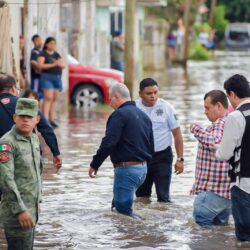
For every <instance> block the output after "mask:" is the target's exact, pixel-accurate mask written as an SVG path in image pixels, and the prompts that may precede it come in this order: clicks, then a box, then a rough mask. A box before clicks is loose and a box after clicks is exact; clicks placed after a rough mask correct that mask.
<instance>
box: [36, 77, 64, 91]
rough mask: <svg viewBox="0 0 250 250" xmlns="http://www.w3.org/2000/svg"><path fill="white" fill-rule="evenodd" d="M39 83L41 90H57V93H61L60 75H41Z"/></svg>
mask: <svg viewBox="0 0 250 250" xmlns="http://www.w3.org/2000/svg"><path fill="white" fill-rule="evenodd" d="M40 83H41V88H42V89H57V90H59V91H62V78H61V75H53V74H48V73H41V76H40Z"/></svg>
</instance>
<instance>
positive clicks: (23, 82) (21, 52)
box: [19, 35, 27, 90]
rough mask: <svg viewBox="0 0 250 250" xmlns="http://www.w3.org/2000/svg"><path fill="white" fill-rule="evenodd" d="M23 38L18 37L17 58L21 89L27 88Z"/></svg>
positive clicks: (21, 36)
mask: <svg viewBox="0 0 250 250" xmlns="http://www.w3.org/2000/svg"><path fill="white" fill-rule="evenodd" d="M24 47H25V38H24V36H23V35H20V36H19V58H20V72H19V73H20V74H19V85H20V88H21V89H23V90H24V89H26V88H27V83H26V80H27V79H26V71H27V70H26V63H25V56H24Z"/></svg>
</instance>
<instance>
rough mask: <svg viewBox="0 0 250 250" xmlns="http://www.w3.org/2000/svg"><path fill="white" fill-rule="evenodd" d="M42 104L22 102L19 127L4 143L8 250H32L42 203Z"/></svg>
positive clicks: (1, 181) (2, 208)
mask: <svg viewBox="0 0 250 250" xmlns="http://www.w3.org/2000/svg"><path fill="white" fill-rule="evenodd" d="M39 119H40V117H39V116H38V102H37V101H35V100H30V99H27V98H19V99H18V101H17V104H16V110H15V115H14V120H15V123H16V124H15V125H14V126H13V127H12V129H11V131H9V132H8V133H6V134H5V135H4V136H3V137H2V138H1V139H0V187H1V190H2V193H3V195H2V201H1V203H0V221H1V223H3V226H4V232H5V236H6V240H7V243H8V250H20V249H23V250H24V249H25V250H32V249H33V242H34V232H35V225H36V223H37V221H38V213H39V204H40V202H41V172H42V169H41V168H40V166H41V165H40V161H41V159H40V150H39V140H38V137H37V135H36V134H34V133H33V129H34V127H35V126H36V125H37V123H38V122H39Z"/></svg>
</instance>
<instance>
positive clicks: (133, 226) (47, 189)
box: [0, 52, 250, 250]
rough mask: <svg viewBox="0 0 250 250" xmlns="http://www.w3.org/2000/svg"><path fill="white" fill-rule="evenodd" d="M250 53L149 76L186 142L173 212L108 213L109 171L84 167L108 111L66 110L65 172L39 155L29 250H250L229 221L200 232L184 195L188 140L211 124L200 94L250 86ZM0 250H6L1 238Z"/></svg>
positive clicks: (163, 208)
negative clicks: (229, 83)
mask: <svg viewBox="0 0 250 250" xmlns="http://www.w3.org/2000/svg"><path fill="white" fill-rule="evenodd" d="M249 58H250V52H217V53H216V60H215V61H212V62H189V65H188V72H184V71H183V69H182V68H171V69H169V70H168V72H167V73H165V72H158V73H148V74H147V76H151V77H155V78H156V79H157V80H158V81H159V83H160V90H161V92H160V95H161V97H163V98H165V99H166V100H168V101H169V102H170V103H172V104H173V105H174V107H175V109H176V110H177V112H178V114H179V119H180V123H181V129H182V132H183V134H184V142H185V154H184V156H185V173H183V174H182V175H178V176H176V175H173V179H172V186H171V194H172V200H173V203H172V204H160V203H157V202H156V196H155V193H154V194H153V197H152V199H151V202H146V201H143V200H138V201H136V202H135V211H136V212H137V213H138V214H140V215H141V216H142V217H143V218H144V220H143V221H136V220H133V219H130V218H128V217H125V216H123V215H119V214H116V213H112V212H111V211H110V202H111V200H112V183H113V168H112V165H111V163H110V161H109V160H106V161H105V162H104V164H103V165H102V167H101V168H100V170H99V172H98V176H97V177H96V178H95V179H90V178H89V177H88V168H89V163H90V161H91V159H92V155H93V153H95V151H96V149H97V147H98V145H99V143H100V140H101V138H102V136H103V133H104V131H105V124H106V120H107V118H108V116H109V113H110V111H111V110H110V109H108V108H102V109H100V110H98V111H91V112H85V113H83V112H82V111H81V110H75V109H71V110H69V111H68V112H66V113H63V114H60V116H59V121H60V128H59V129H57V130H56V133H57V135H58V140H59V143H60V149H61V153H62V156H63V168H62V169H61V170H60V171H59V172H58V173H56V171H55V170H54V169H53V168H52V159H51V158H50V156H49V150H48V148H45V149H44V151H45V169H44V178H43V179H44V182H43V186H44V188H43V203H42V205H41V215H40V219H39V224H38V226H37V229H36V237H35V248H34V249H40V250H47V249H60V250H64V249H67V250H71V249H72V250H73V249H80V250H84V249H96V248H99V249H123V248H130V249H143V250H144V249H145V250H147V249H166V250H167V249H169V250H175V249H180V250H188V249H192V250H203V249H204V250H210V249H211V250H212V249H214V250H218V249H227V250H236V249H250V244H247V243H244V244H241V243H239V242H237V241H236V239H235V235H234V225H233V220H232V218H230V223H229V225H228V226H225V227H216V228H214V229H212V230H207V229H201V228H200V227H199V226H197V225H196V224H195V223H194V221H193V219H192V202H193V196H190V195H189V191H190V189H191V186H192V183H193V180H194V167H195V154H196V147H197V143H196V141H195V139H194V138H193V136H192V135H191V134H190V133H189V125H190V123H192V122H194V121H195V122H199V123H200V124H203V125H206V124H209V123H208V121H207V120H206V117H205V115H204V114H203V96H204V94H205V92H207V91H209V90H211V89H214V88H218V89H223V82H224V80H226V79H227V78H228V77H230V76H231V75H232V74H235V73H240V74H244V75H245V76H246V77H247V78H248V79H250V71H249V66H250V61H249ZM0 249H1V250H2V249H6V245H5V241H4V239H3V235H2V234H0Z"/></svg>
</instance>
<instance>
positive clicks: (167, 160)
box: [136, 78, 184, 202]
mask: <svg viewBox="0 0 250 250" xmlns="http://www.w3.org/2000/svg"><path fill="white" fill-rule="evenodd" d="M139 95H140V97H141V99H139V100H137V101H136V106H137V107H138V108H139V109H141V110H142V111H144V112H145V113H146V114H147V115H148V117H149V118H150V119H151V121H152V124H153V134H154V147H155V152H154V154H153V157H152V159H151V160H150V161H149V162H148V163H147V166H148V172H147V177H146V180H145V181H144V183H143V184H142V185H141V186H140V187H139V189H138V190H137V191H136V196H137V197H150V196H151V193H152V186H153V183H155V188H156V194H157V199H158V201H159V202H170V196H169V189H170V182H171V175H172V162H173V154H172V148H171V145H172V135H173V137H174V143H175V148H176V152H177V161H176V163H175V173H176V174H180V173H182V172H183V162H184V158H183V138H182V134H181V130H180V126H179V122H178V119H177V115H176V113H175V110H174V108H173V107H172V105H171V104H170V103H168V102H166V101H165V100H163V99H159V98H158V97H159V90H158V84H157V82H156V81H155V80H154V79H152V78H145V79H144V80H142V81H141V82H140V91H139Z"/></svg>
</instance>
